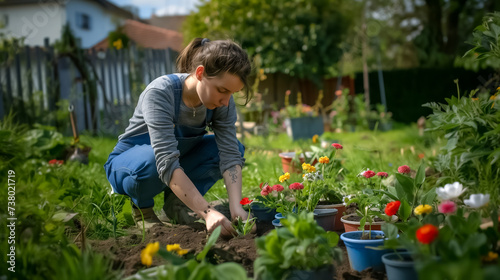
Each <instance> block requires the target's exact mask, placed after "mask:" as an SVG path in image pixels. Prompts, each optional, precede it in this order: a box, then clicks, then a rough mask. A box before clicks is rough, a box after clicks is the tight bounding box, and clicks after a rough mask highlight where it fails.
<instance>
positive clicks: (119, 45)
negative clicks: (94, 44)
mask: <svg viewBox="0 0 500 280" xmlns="http://www.w3.org/2000/svg"><path fill="white" fill-rule="evenodd" d="M113 47H115V49H117V50H119V49H121V48H123V42H122V39H118V40H116V41H114V42H113Z"/></svg>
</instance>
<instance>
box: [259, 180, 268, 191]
mask: <svg viewBox="0 0 500 280" xmlns="http://www.w3.org/2000/svg"><path fill="white" fill-rule="evenodd" d="M263 185H264V187H265V186H267V183H264V182H262V183H260V185H259V188H260V189H261V190H262V186H263Z"/></svg>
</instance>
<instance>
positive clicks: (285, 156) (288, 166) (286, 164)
mask: <svg viewBox="0 0 500 280" xmlns="http://www.w3.org/2000/svg"><path fill="white" fill-rule="evenodd" d="M310 155H311V154H310V152H306V156H310ZM279 156H280V158H281V166H282V168H283V172H285V173H286V172H289V173H302V166H301V165H302V164H303V163H304V162H305V159H304V155H301V156H300V157H299V161H300V164H299V163H297V162H293V163H292V159H293V158H294V157H295V152H286V153H280V154H279ZM317 162H318V161H317V160H315V161H314V162H313V163H312V165H314V164H316V163H317Z"/></svg>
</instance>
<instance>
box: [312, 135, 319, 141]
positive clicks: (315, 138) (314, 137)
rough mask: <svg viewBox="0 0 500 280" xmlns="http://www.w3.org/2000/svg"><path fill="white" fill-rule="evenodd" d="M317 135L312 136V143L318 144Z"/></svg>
mask: <svg viewBox="0 0 500 280" xmlns="http://www.w3.org/2000/svg"><path fill="white" fill-rule="evenodd" d="M318 137H319V136H318V134H314V136H313V143H318Z"/></svg>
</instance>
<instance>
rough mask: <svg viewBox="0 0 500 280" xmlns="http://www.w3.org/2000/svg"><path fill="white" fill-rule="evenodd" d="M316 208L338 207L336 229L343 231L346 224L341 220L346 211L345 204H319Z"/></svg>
mask: <svg viewBox="0 0 500 280" xmlns="http://www.w3.org/2000/svg"><path fill="white" fill-rule="evenodd" d="M316 209H337V211H338V212H337V216H335V227H334V230H335V231H341V230H343V229H344V225H343V224H342V222H341V221H340V219H341V218H342V213H344V212H345V209H346V207H345V205H344V204H342V203H340V204H327V205H317V206H316Z"/></svg>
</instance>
